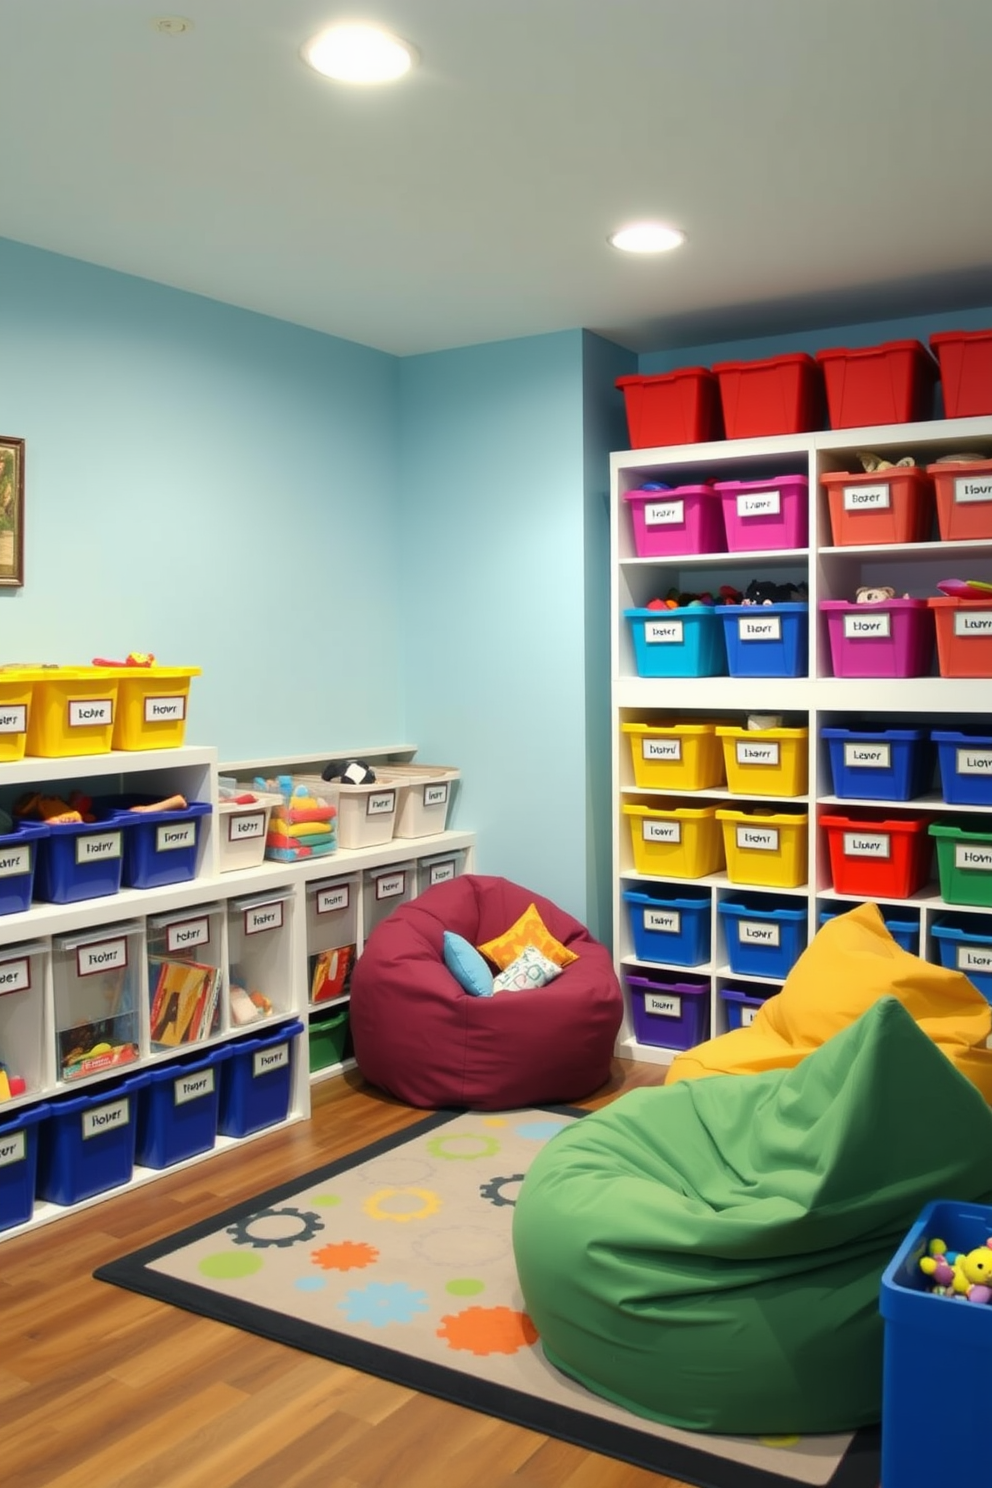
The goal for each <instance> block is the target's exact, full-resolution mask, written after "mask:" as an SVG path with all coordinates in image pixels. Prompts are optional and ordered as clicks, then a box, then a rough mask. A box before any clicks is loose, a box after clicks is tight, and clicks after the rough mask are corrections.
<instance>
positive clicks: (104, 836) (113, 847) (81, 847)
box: [76, 832, 121, 865]
mask: <svg viewBox="0 0 992 1488" xmlns="http://www.w3.org/2000/svg"><path fill="white" fill-rule="evenodd" d="M120 855H121V834H120V832H88V833H86V834H85V835H84V836H82V837H77V838H76V863H77V865H78V864H82V863H98V862H100V860H101V859H102V858H108V859H110V858H119V857H120Z"/></svg>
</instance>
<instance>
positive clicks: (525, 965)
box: [493, 945, 562, 992]
mask: <svg viewBox="0 0 992 1488" xmlns="http://www.w3.org/2000/svg"><path fill="white" fill-rule="evenodd" d="M561 972H562V968H561V967H560V966H556V965H555V963H554V962H553V961H549V960H548V958H547V956H545V955H542V953H541V952H540V951H539V950H538V949H537V946H532V945H529V946H524V949H523V950H522V951H521V952H520V955H519V956H518V957H517V959H516V960H515V961H511V962H510V964H509V966H507V967H506V969H505V970H504V971H501V972H500V973H499V976H497V977H495V978H494V979H493V991H494V992H524V991H526V990H527V988H528V987H544V986H546V985H547V984H548V982H550V981H552V980H553V979H554V978H555V977H556V976H561Z"/></svg>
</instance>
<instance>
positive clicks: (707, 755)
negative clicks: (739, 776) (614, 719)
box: [620, 722, 724, 790]
mask: <svg viewBox="0 0 992 1488" xmlns="http://www.w3.org/2000/svg"><path fill="white" fill-rule="evenodd" d="M620 728H621V731H622V732H623V733H625V734H626V735H627V736H628V737H629V739H630V755H631V764H632V765H633V768H634V784H635V785H640V786H647V787H648V788H656V787H660V788H661V789H663V790H664V789H666V788H667V789H669V790H708V789H710V787H711V786H715V785H723V782H724V773H723V750H722V747H721V745H720V741H719V739H718V738H717V736H716V733H717V730H716V725H715V724H713V723H682V722H678V723H672V724H654V723H622V724H621V725H620Z"/></svg>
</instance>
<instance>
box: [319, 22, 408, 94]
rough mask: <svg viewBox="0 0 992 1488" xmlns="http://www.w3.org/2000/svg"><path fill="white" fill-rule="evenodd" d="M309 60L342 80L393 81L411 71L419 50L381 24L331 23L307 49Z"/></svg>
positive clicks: (327, 75)
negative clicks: (335, 24)
mask: <svg viewBox="0 0 992 1488" xmlns="http://www.w3.org/2000/svg"><path fill="white" fill-rule="evenodd" d="M302 56H303V60H304V62H308V63H309V64H310V66H311V67H312V68H313V69H314V70H315V71H316V72H320V73H322V74H323V75H324V77H329V78H333V79H334V81H335V82H338V83H393V82H395V81H396V79H397V78H401V77H402V76H403V75H404V73H407V72H409V71H410V68H411V67H412V66H413V64H414V62H415V61H416V57H417V53H416V51H415V49H414V48H413V47H412V46H411V45H410V43H409V42H407V41H401V40H400V38H399V37H398V36H392V35H391V34H390V33H389V32H388V31H383V30H381V29H380V27H378V26H363V25H358V24H354V25H352V24H347V25H340V26H330V27H329V28H328V29H327V30H326V31H321V33H320V35H319V36H313V37H311V38H310V40H309V41H308V42H307V44H306V46H305V47H304V48H303V51H302Z"/></svg>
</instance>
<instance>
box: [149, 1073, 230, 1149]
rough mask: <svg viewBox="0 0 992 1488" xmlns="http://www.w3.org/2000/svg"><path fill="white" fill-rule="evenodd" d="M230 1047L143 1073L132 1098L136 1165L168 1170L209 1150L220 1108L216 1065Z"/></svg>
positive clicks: (214, 1140) (214, 1136)
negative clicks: (135, 1119)
mask: <svg viewBox="0 0 992 1488" xmlns="http://www.w3.org/2000/svg"><path fill="white" fill-rule="evenodd" d="M230 1055H231V1049H230V1045H222V1046H220V1047H219V1048H216V1049H211V1050H209V1052H208V1053H207V1054H205V1055H201V1056H200V1057H199V1058H190V1059H182V1060H170V1062H169V1063H168V1064H162V1065H158V1066H157V1067H156V1068H154V1069H150V1070H148V1071H147V1083H146V1084H145V1086H144V1088H143V1089H142V1091H141V1092H140V1094H139V1096H138V1129H137V1137H136V1143H135V1151H134V1160H135V1162H136V1163H137V1164H138V1166H139V1167H142V1168H168V1167H171V1165H172V1164H173V1163H177V1162H183V1161H184V1160H185V1159H186V1158H188V1157H196V1156H197V1154H198V1153H200V1152H209V1151H210V1149H211V1148H212V1147H213V1146H214V1144H215V1143H216V1141H217V1118H218V1112H219V1110H220V1078H219V1072H218V1066H219V1065H221V1064H222V1063H223V1062H224V1060H225V1059H229V1058H230Z"/></svg>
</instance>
